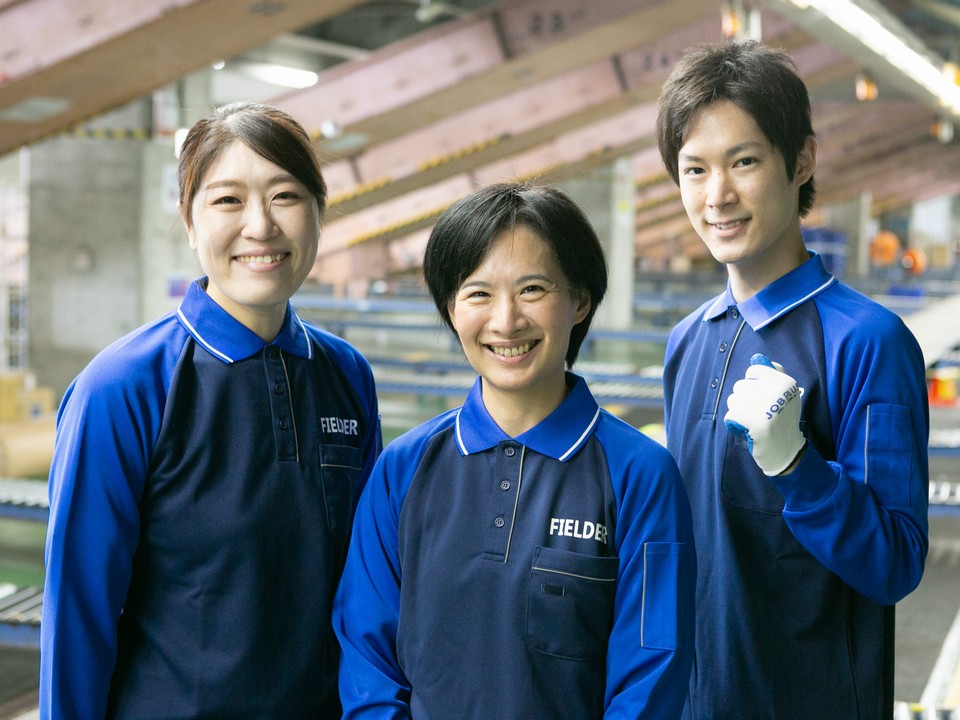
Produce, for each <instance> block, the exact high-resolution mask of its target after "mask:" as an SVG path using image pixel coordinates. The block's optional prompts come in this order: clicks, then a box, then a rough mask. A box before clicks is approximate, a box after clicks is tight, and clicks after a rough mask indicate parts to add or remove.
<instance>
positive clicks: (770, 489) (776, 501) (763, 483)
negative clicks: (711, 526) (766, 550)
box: [720, 429, 783, 515]
mask: <svg viewBox="0 0 960 720" xmlns="http://www.w3.org/2000/svg"><path fill="white" fill-rule="evenodd" d="M721 431H722V432H724V433H725V434H726V435H727V436H728V437H727V439H726V447H725V448H724V451H723V459H722V461H721V462H722V463H723V464H722V465H721V467H720V493H721V495H722V496H723V499H724V502H726V503H728V504H730V505H735V506H736V507H739V508H744V509H746V510H754V511H757V512H762V513H769V514H771V515H779V514H781V513H782V512H783V497H782V496H781V495H780V493H779V492H778V491H777V488H776V486H775V485H774V484H773V482H771V481H770V478H768V477H767V476H766V475H764V474H763V471H762V470H760V468H759V467H757V463H756V462H755V461H754V459H753V456H752V455H751V454H750V451H749V450H748V449H747V444H746V442H745V441H743V440H740V439H739V438H737V437H735V436H734V435H733V433H729V432H726V430H725V429H721Z"/></svg>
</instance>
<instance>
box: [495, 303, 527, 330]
mask: <svg viewBox="0 0 960 720" xmlns="http://www.w3.org/2000/svg"><path fill="white" fill-rule="evenodd" d="M489 325H490V329H491V330H493V331H494V332H496V333H498V334H500V335H511V334H513V333H514V332H516V331H517V330H518V329H521V328H523V327H524V325H525V319H524V314H523V307H522V305H521V303H520V300H519V298H517V297H516V296H513V295H509V294H502V295H501V296H500V297H499V298H497V299H496V301H495V302H494V303H493V306H492V308H491V311H490V323H489Z"/></svg>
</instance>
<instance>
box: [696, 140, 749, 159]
mask: <svg viewBox="0 0 960 720" xmlns="http://www.w3.org/2000/svg"><path fill="white" fill-rule="evenodd" d="M762 147H763V143H761V142H759V141H757V140H747V141H746V142H742V143H737V144H736V145H734V146H733V147H730V148H727V149H726V150H724V152H723V156H724V157H725V158H729V157H733V156H734V155H739V154H740V153H742V152H746V151H748V150H756V149H757V148H762ZM679 159H680V160H688V161H693V162H701V161H702V160H703V158H702V157H700V156H699V155H693V154H691V153H685V152H683V151H681V152H680V153H679Z"/></svg>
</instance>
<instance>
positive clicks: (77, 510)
mask: <svg viewBox="0 0 960 720" xmlns="http://www.w3.org/2000/svg"><path fill="white" fill-rule="evenodd" d="M158 339H159V338H158ZM133 342H134V343H137V342H139V343H140V345H139V347H137V348H136V351H135V352H133V353H128V352H127V350H128V349H129V348H130V345H129V343H124V344H123V345H122V346H121V345H118V346H114V347H112V348H109V349H108V350H106V351H104V353H102V354H101V355H100V356H98V357H97V358H95V359H94V361H93V362H92V363H91V364H90V365H89V366H88V367H87V368H86V369H85V370H84V371H83V372H82V373H81V374H80V376H78V378H77V379H76V380H75V381H74V383H73V384H72V385H71V386H70V388H69V389H68V391H67V393H66V394H65V396H64V399H63V401H62V402H61V405H60V410H59V413H58V417H57V434H56V443H55V448H54V455H53V461H52V464H51V470H50V487H49V492H50V519H49V524H48V527H47V541H46V550H45V564H46V579H45V582H44V597H43V611H42V618H41V624H40V644H41V655H40V698H39V701H40V717H41V718H43V719H44V720H72V719H74V718H77V719H80V718H84V719H86V718H97V717H99V718H102V717H103V716H104V714H105V713H106V706H107V695H108V691H109V687H110V678H111V675H112V673H113V669H114V665H115V662H116V653H117V621H118V619H119V617H120V612H121V610H122V608H123V604H124V601H125V599H126V594H127V589H128V587H129V583H130V576H131V568H132V560H133V555H134V552H135V551H136V547H137V542H138V539H139V532H140V516H139V509H138V502H139V499H140V495H141V493H142V490H143V486H144V481H145V478H146V475H147V471H148V466H149V458H150V453H151V450H152V448H153V444H154V442H155V438H156V436H157V433H158V432H159V425H160V420H161V417H162V408H163V401H164V398H165V390H166V384H165V382H166V379H165V376H166V375H167V371H168V369H169V368H168V367H167V366H172V364H173V360H174V358H170V357H168V356H166V355H165V352H164V350H163V348H162V342H161V346H160V347H157V348H156V350H157V351H156V352H153V348H152V347H150V345H151V337H150V336H149V334H148V335H145V336H143V337H141V338H140V339H139V340H135V341H133ZM168 360H169V362H167V361H168Z"/></svg>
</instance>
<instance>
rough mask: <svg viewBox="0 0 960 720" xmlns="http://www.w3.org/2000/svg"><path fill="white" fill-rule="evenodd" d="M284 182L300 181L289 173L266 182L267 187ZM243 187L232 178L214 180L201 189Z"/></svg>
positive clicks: (242, 183) (238, 181) (240, 182)
mask: <svg viewBox="0 0 960 720" xmlns="http://www.w3.org/2000/svg"><path fill="white" fill-rule="evenodd" d="M286 182H294V183H297V182H300V181H299V180H297V179H296V178H295V177H294V176H293V175H291V174H290V173H282V174H280V175H274V176H273V177H272V178H270V179H269V180H268V181H267V185H281V184H283V183H286ZM245 185H246V183H244V182H242V181H240V180H235V179H232V178H227V179H226V180H214V181H213V182H211V183H208V184H207V185H204V186H203V189H204V190H216V189H217V188H235V187H243V186H245Z"/></svg>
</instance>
